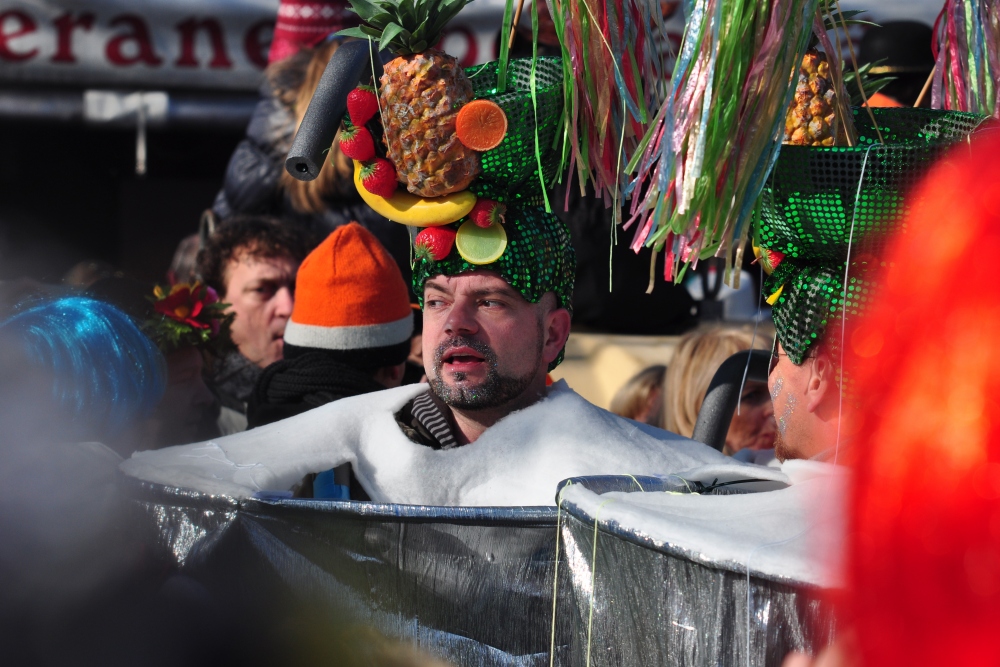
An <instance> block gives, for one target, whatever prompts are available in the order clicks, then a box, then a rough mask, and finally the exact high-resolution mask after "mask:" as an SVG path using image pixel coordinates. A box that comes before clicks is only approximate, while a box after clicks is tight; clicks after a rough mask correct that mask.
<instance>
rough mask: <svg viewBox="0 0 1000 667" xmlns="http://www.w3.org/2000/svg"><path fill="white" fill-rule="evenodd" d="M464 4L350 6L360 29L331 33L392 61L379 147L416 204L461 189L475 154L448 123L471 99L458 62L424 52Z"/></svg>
mask: <svg viewBox="0 0 1000 667" xmlns="http://www.w3.org/2000/svg"><path fill="white" fill-rule="evenodd" d="M469 1H470V0H350V3H351V6H352V8H353V10H354V11H355V12H356V13H357V14H358V15H359V16H360V17H361V19H362V21H363V22H364V24H363V25H362V26H361V27H359V28H350V29H348V30H342V31H341V32H339V33H337V34H338V35H341V36H345V37H361V38H364V39H369V38H370V39H375V40H378V46H379V49H380V50H383V49H389V50H391V51H392V52H393V53H395V54H396V56H397V57H396V58H394V59H393V60H391V61H389V62H388V63H386V64H385V65H384V66H383V71H384V74H383V75H382V78H381V80H380V83H381V87H380V90H379V101H380V104H381V108H382V122H383V141H384V142H385V146H386V151H387V155H388V158H389V160H390V161H391V162H392V163H393V165H394V166H395V167H396V174H397V177H398V179H399V182H400V183H403V184H404V185H405V186H406V189H407V190H409V191H410V192H411V193H413V194H415V195H418V196H420V197H440V196H443V195H448V194H451V193H454V192H460V191H462V190H465V189H466V188H467V187H468V186H469V184H470V183H471V182H472V181H473V179H475V178H476V176H478V175H479V172H480V164H479V154H478V153H477V152H476V151H474V150H472V149H470V148H467V147H466V146H465V145H464V144H463V143H462V142H461V141H459V139H458V135H457V134H456V131H455V117H456V116H457V114H458V110H459V108H460V107H461V106H462V105H463V104H465V103H467V102H469V101H471V100H472V99H473V92H472V83H471V82H470V81H469V78H468V77H467V76H466V75H465V72H464V71H463V70H462V68H461V67H460V66H459V64H458V61H457V59H455V58H454V57H452V56H449V55H448V54H446V53H444V52H442V51H439V50H437V49H434V48H431V45H432V44H436V43H438V41H440V39H441V31H442V30H443V29H444V27H445V25H446V24H447V23H448V21H449V20H451V19H452V18H453V17H454V16H455V15H456V14H458V12H459V11H460V10H461V9H462V8H463V7H464V6H465V5H466V4H468V2H469Z"/></svg>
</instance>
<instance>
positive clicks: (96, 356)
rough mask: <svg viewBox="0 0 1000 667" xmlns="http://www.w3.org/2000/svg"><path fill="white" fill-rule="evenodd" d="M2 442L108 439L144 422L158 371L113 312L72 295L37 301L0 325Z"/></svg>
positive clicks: (152, 351)
mask: <svg viewBox="0 0 1000 667" xmlns="http://www.w3.org/2000/svg"><path fill="white" fill-rule="evenodd" d="M0 340H2V344H0V350H2V351H3V360H4V366H5V369H6V370H5V373H4V374H3V376H2V377H4V379H5V380H6V379H10V378H18V380H19V381H18V382H3V383H2V384H0V387H2V388H3V396H4V400H3V401H0V409H2V410H3V413H2V414H3V415H4V418H3V419H2V420H0V423H2V424H3V426H4V427H3V429H0V430H2V431H3V433H2V435H3V437H4V440H5V441H8V442H12V441H15V440H16V441H28V442H33V441H44V442H82V441H97V442H105V443H107V442H109V441H112V440H115V439H116V438H117V437H119V436H120V435H121V434H122V432H124V431H125V430H127V429H128V428H130V427H131V426H134V425H135V424H136V423H138V422H139V421H141V420H142V419H144V418H147V417H149V416H150V415H151V414H152V412H153V410H154V408H155V406H156V404H157V403H159V401H160V399H161V398H162V396H163V392H164V388H165V384H166V383H165V380H166V373H165V370H166V366H165V363H164V360H163V357H162V355H161V354H160V352H159V351H158V350H157V348H156V346H155V345H154V344H153V343H152V342H151V341H150V340H149V339H148V338H147V337H146V336H145V335H143V333H142V331H140V330H139V328H138V327H137V326H136V325H135V324H133V322H132V320H131V319H130V318H129V317H128V315H126V314H125V313H123V312H122V311H121V310H120V309H118V308H116V307H114V306H112V305H110V304H107V303H103V302H101V301H98V300H95V299H91V298H86V297H80V296H73V297H62V298H57V299H51V300H47V301H41V302H38V303H37V304H35V305H28V306H26V307H22V309H21V310H20V312H17V313H16V314H14V315H12V316H11V317H9V318H8V319H7V320H5V321H4V322H3V323H0Z"/></svg>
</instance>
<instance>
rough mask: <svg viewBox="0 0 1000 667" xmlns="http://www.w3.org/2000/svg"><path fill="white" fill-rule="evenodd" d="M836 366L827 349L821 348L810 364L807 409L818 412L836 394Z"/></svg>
mask: <svg viewBox="0 0 1000 667" xmlns="http://www.w3.org/2000/svg"><path fill="white" fill-rule="evenodd" d="M836 372H837V369H836V366H835V365H834V363H833V360H832V359H830V355H828V354H827V353H826V352H825V351H822V350H819V351H817V353H816V356H815V357H813V359H812V360H811V361H810V364H809V379H808V381H807V383H806V406H805V407H806V411H808V412H817V411H818V410H820V409H821V408H823V407H824V406H825V405H826V404H827V401H828V400H829V399H830V398H831V397H834V396H836V392H837V387H838V386H839V385H838V384H837V381H838V378H837V377H836Z"/></svg>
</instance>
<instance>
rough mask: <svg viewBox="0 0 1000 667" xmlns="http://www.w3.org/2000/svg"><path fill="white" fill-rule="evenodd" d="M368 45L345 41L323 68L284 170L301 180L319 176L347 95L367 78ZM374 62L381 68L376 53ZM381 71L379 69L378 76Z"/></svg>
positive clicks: (368, 66) (368, 64)
mask: <svg viewBox="0 0 1000 667" xmlns="http://www.w3.org/2000/svg"><path fill="white" fill-rule="evenodd" d="M368 44H369V43H368V42H363V41H357V42H347V43H345V44H342V45H341V46H340V48H338V49H337V50H336V51H335V52H334V53H333V56H332V57H331V58H330V62H328V63H327V65H326V69H325V70H323V76H322V77H320V80H319V85H317V86H316V92H315V93H313V97H312V100H310V102H309V108H308V109H306V113H305V116H303V118H302V123H301V124H300V125H299V130H298V132H296V133H295V139H293V140H292V148H291V150H289V151H288V157H286V158H285V169H286V170H287V171H288V173H289V174H291V175H292V176H294V177H295V178H297V179H299V180H300V181H311V180H313V179H315V178H316V177H317V176H319V170H320V168H321V167H322V166H323V161H324V160H325V159H326V150H327V149H328V148H329V147H330V145H331V144H332V143H333V138H334V137H335V136H336V135H337V127H338V126H339V125H340V121H341V119H342V118H343V117H344V111H346V109H347V94H348V93H349V92H351V91H352V90H354V88H356V87H357V85H358V83H359V82H360V81H361V79H362V77H364V78H365V79H367V78H368V76H369V75H370V72H371V63H372V60H373V58H372V54H371V52H370V51H369V46H368ZM374 61H375V67H376V69H378V70H381V66H382V61H381V59H380V58H379V57H378V56H375V57H374ZM381 74H382V73H381V71H378V72H376V73H375V76H376V77H378V76H380V75H381Z"/></svg>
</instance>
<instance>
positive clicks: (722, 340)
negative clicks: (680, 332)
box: [663, 327, 777, 460]
mask: <svg viewBox="0 0 1000 667" xmlns="http://www.w3.org/2000/svg"><path fill="white" fill-rule="evenodd" d="M765 343H766V341H764V340H762V339H760V338H758V339H757V340H754V337H753V335H752V334H751V333H750V332H749V331H743V330H741V329H729V328H723V327H714V328H709V329H699V330H697V331H692V332H691V333H689V334H687V335H685V336H684V337H683V338H681V340H680V341H679V342H678V343H677V349H676V350H675V351H674V356H673V358H672V359H671V361H670V368H669V370H668V371H667V375H666V380H665V383H664V403H663V416H664V420H663V426H664V428H666V429H667V430H668V431H673V432H674V433H678V434H680V435H683V436H686V437H688V438H690V437H691V434H692V433H693V432H694V426H695V423H696V422H697V421H698V412H699V411H700V410H701V404H702V402H703V401H704V400H705V394H706V393H707V392H708V385H709V384H710V383H711V382H712V378H713V377H714V376H715V372H716V371H717V370H719V366H721V365H722V362H723V361H725V360H726V359H728V358H729V357H731V356H732V355H734V354H736V353H737V352H743V351H746V350H749V349H750V348H751V345H752V346H754V347H757V348H761V349H763V348H764V344H765ZM737 412H738V414H734V415H733V421H732V422H731V423H730V425H729V432H728V433H727V434H726V446H725V448H724V449H723V453H725V454H728V455H730V456H732V455H733V454H736V453H737V452H739V451H741V450H744V449H746V450H752V451H758V450H766V449H769V448H771V447H773V446H774V438H775V434H776V432H777V429H776V428H775V423H774V409H773V408H772V407H771V399H770V396H769V395H768V393H767V385H765V384H764V383H763V382H749V381H748V382H747V383H746V384H745V386H744V387H743V393H742V394H741V395H740V404H739V409H738V410H737ZM755 460H756V459H755Z"/></svg>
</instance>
